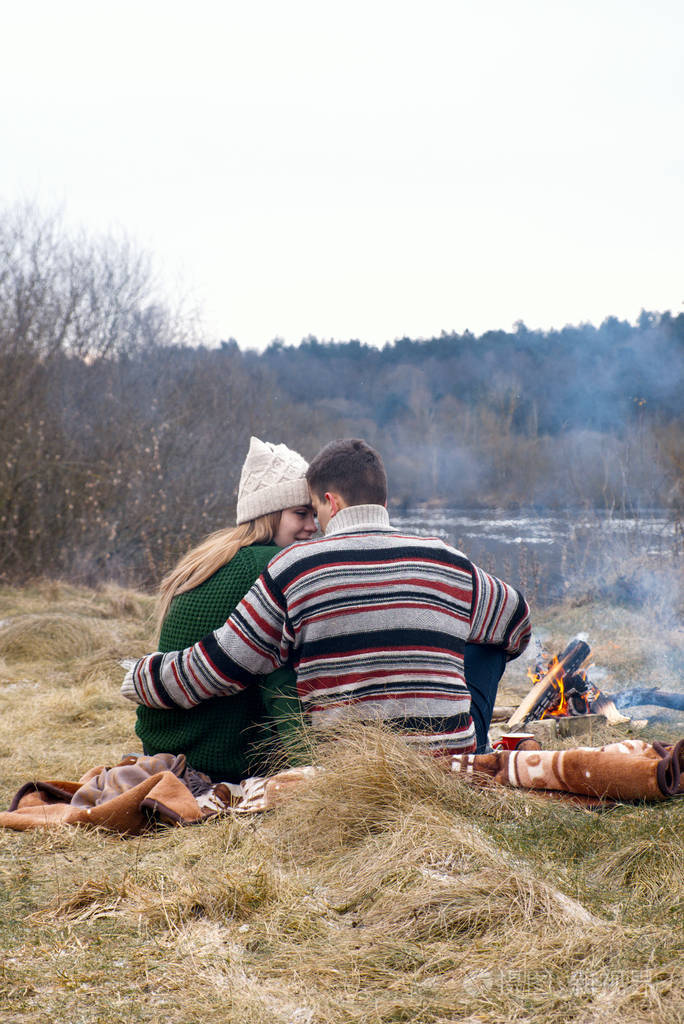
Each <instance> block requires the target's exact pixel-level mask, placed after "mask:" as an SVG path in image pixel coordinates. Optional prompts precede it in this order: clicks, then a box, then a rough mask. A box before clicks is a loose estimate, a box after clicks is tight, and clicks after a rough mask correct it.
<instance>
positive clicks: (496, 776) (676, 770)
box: [451, 740, 684, 802]
mask: <svg viewBox="0 0 684 1024" xmlns="http://www.w3.org/2000/svg"><path fill="white" fill-rule="evenodd" d="M525 746H526V747H528V749H518V750H497V751H494V753H491V754H455V755H454V756H453V757H452V759H451V769H452V771H454V772H457V773H458V774H459V775H463V776H465V777H467V778H468V779H470V780H471V781H473V782H475V783H476V784H479V785H501V786H512V787H514V788H516V789H534V790H540V791H544V792H547V793H549V792H558V793H567V794H572V795H573V796H579V797H585V798H590V799H591V800H593V801H606V802H614V801H617V800H667V799H668V798H670V797H674V796H681V795H682V794H684V740H679V742H678V743H676V744H675V745H674V746H665V745H664V744H662V743H657V742H656V743H646V742H645V741H644V740H624V741H623V742H621V743H610V744H608V745H607V746H605V747H573V748H571V749H569V750H541V749H529V747H531V746H536V747H537V748H538V747H539V745H538V744H535V743H534V741H527V743H526V744H525Z"/></svg>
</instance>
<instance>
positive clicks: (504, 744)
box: [492, 732, 535, 750]
mask: <svg viewBox="0 0 684 1024" xmlns="http://www.w3.org/2000/svg"><path fill="white" fill-rule="evenodd" d="M534 739H535V737H534V735H533V733H531V732H506V733H504V734H503V736H501V737H499V739H498V740H497V741H496V743H494V744H492V746H493V747H494V750H517V749H518V748H519V747H520V745H521V744H522V743H524V742H525V740H534Z"/></svg>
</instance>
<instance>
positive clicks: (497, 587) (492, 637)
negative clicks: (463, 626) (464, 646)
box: [468, 565, 531, 660]
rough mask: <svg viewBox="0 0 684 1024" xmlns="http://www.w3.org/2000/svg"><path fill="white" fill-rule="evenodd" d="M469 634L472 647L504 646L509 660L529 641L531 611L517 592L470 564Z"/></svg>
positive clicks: (519, 652) (523, 648) (521, 650)
mask: <svg viewBox="0 0 684 1024" xmlns="http://www.w3.org/2000/svg"><path fill="white" fill-rule="evenodd" d="M472 568H473V601H472V606H471V613H470V635H469V636H468V640H469V642H470V643H475V644H496V645H498V646H499V647H503V649H504V651H505V652H506V655H507V657H508V659H509V660H511V659H512V658H517V657H518V655H519V654H522V652H523V651H524V650H525V648H526V647H527V645H528V643H529V641H530V634H531V625H530V609H529V607H528V605H527V601H526V600H525V598H524V597H523V596H522V594H521V593H520V591H518V590H516V589H515V587H511V586H510V585H509V584H508V583H504V582H503V581H502V580H499V579H497V578H496V576H492V575H490V573H488V572H485V571H484V569H480V568H479V566H477V565H473V567H472Z"/></svg>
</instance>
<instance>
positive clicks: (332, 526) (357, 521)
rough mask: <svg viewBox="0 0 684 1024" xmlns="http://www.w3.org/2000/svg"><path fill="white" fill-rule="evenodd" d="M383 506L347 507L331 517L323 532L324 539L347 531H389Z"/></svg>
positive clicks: (387, 516) (387, 518)
mask: <svg viewBox="0 0 684 1024" xmlns="http://www.w3.org/2000/svg"><path fill="white" fill-rule="evenodd" d="M391 529H392V527H391V526H390V521H389V515H388V513H387V509H386V508H385V507H384V505H349V506H348V507H347V508H341V509H340V511H339V512H338V513H337V515H335V516H333V517H332V519H331V520H330V522H329V523H328V526H327V528H326V531H325V535H326V537H332V536H333V535H334V534H336V533H347V531H349V530H391Z"/></svg>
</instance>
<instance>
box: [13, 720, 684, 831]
mask: <svg viewBox="0 0 684 1024" xmlns="http://www.w3.org/2000/svg"><path fill="white" fill-rule="evenodd" d="M529 742H530V741H528V743H529ZM532 742H533V741H532ZM537 746H538V745H537ZM446 764H447V765H448V766H449V767H450V769H451V771H452V772H454V773H456V774H457V775H459V776H460V777H462V778H464V779H467V780H468V781H469V782H472V783H474V784H476V785H485V786H492V785H501V786H512V787H514V788H517V789H530V790H536V791H538V792H543V793H544V794H546V795H558V796H565V797H567V798H569V799H572V800H575V801H577V802H581V803H583V804H585V805H587V804H588V805H590V806H601V805H608V806H609V805H611V804H613V803H615V802H616V801H622V800H637V801H641V800H644V801H660V800H667V799H669V798H672V797H677V796H682V795H684V740H680V741H679V742H678V743H677V744H675V745H673V746H665V745H663V744H661V743H652V744H650V743H646V742H645V741H644V740H625V741H624V742H622V743H611V744H609V745H608V746H605V747H599V748H595V747H575V748H572V749H570V750H541V749H519V750H499V751H495V752H494V753H491V754H455V755H454V756H453V757H452V758H451V760H450V761H447V762H446ZM317 770H318V769H315V768H312V767H305V768H291V769H288V770H287V771H283V772H278V774H276V775H273V776H271V777H269V778H251V779H245V780H244V781H243V782H241V783H240V784H239V785H234V784H231V783H225V782H220V783H217V784H216V785H213V784H212V783H211V780H210V779H208V778H207V776H206V775H202V774H201V773H200V772H196V771H193V770H192V769H191V768H189V767H188V765H187V764H186V761H185V757H184V756H183V755H182V754H179V755H178V756H174V755H173V754H157V755H155V756H154V757H144V756H140V757H138V756H130V757H127V758H124V760H123V761H122V762H121V763H120V764H118V765H115V766H114V767H113V768H104V767H98V768H92V769H91V770H90V771H89V772H87V773H86V774H85V775H84V776H83V777H82V778H81V779H79V780H78V782H63V781H60V780H53V781H47V782H27V783H26V785H24V786H22V788H21V789H20V790H19V792H18V793H17V794H16V796H15V797H14V799H13V800H12V803H11V805H10V808H9V810H8V811H5V812H4V813H0V827H4V828H12V829H18V830H23V829H29V828H49V827H55V826H60V825H86V826H90V827H100V828H104V829H108V830H109V831H112V832H119V833H122V834H124V835H137V834H139V833H140V832H143V831H145V830H146V829H148V828H150V826H152V825H154V824H158V823H163V824H167V825H192V824H195V823H196V822H199V821H204V820H206V819H207V818H209V817H213V816H215V815H217V814H223V813H226V812H228V811H232V812H236V813H238V814H251V813H254V812H257V811H267V810H270V809H271V808H273V807H275V806H277V805H278V804H279V803H281V802H282V801H283V800H285V799H287V798H288V797H289V796H290V795H291V794H292V793H293V792H294V791H295V790H296V789H297V788H298V787H299V786H301V785H302V783H304V782H306V781H307V780H309V779H311V778H313V777H314V776H315V774H316V772H317Z"/></svg>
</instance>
